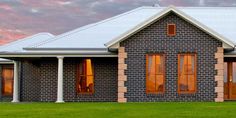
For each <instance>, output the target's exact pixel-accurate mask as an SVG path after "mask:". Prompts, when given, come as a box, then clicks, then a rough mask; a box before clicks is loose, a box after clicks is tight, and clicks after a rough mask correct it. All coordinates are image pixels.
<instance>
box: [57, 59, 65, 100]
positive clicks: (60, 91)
mask: <svg viewBox="0 0 236 118" xmlns="http://www.w3.org/2000/svg"><path fill="white" fill-rule="evenodd" d="M57 58H58V81H57V101H56V103H64V101H63V58H64V57H62V56H58V57H57Z"/></svg>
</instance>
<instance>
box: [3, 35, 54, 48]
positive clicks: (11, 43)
mask: <svg viewBox="0 0 236 118" xmlns="http://www.w3.org/2000/svg"><path fill="white" fill-rule="evenodd" d="M38 35H48V36H51V37H52V36H54V35H53V34H51V33H48V32H40V33H37V34H34V35H31V36H27V37H25V38H21V39H18V40H16V41H13V42H10V43H7V44H4V45H2V46H0V49H1V48H5V47H9V46H10V45H13V44H17V43H20V42H22V41H25V40H27V39H30V38H34V37H36V36H38Z"/></svg>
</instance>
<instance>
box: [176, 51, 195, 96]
mask: <svg viewBox="0 0 236 118" xmlns="http://www.w3.org/2000/svg"><path fill="white" fill-rule="evenodd" d="M178 60H179V62H178V92H179V93H194V92H196V88H197V87H196V86H197V85H196V76H197V74H196V73H197V72H196V71H197V70H196V69H197V68H196V65H197V63H196V62H197V57H196V54H179V55H178Z"/></svg>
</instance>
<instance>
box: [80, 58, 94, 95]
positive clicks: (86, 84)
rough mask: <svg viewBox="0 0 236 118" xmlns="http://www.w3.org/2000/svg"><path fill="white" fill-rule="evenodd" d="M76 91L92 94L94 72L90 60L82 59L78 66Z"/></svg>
mask: <svg viewBox="0 0 236 118" xmlns="http://www.w3.org/2000/svg"><path fill="white" fill-rule="evenodd" d="M77 73H78V74H77V81H76V89H77V92H78V93H93V92H94V71H93V64H92V61H91V59H84V60H82V61H81V62H80V63H79V65H78V70H77Z"/></svg>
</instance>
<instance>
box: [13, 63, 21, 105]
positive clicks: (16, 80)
mask: <svg viewBox="0 0 236 118" xmlns="http://www.w3.org/2000/svg"><path fill="white" fill-rule="evenodd" d="M18 70H19V62H17V61H14V87H13V100H12V102H20V101H19V90H18V89H19V87H18V85H19V78H18Z"/></svg>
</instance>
